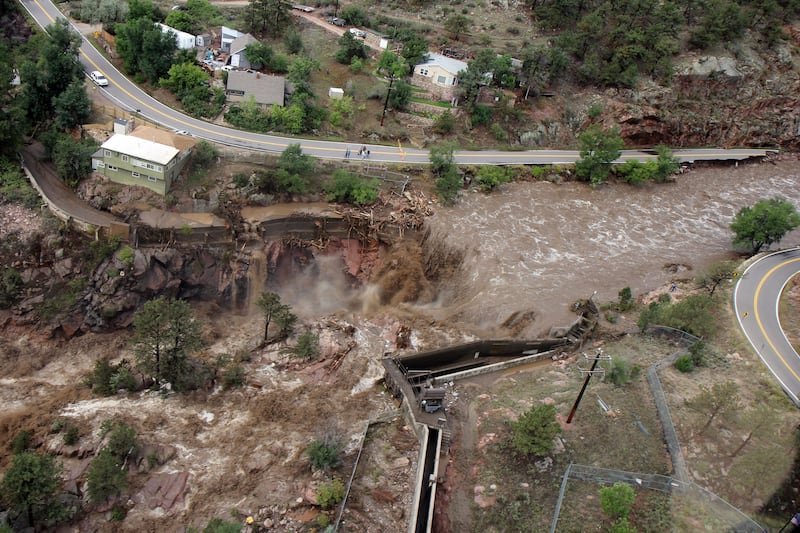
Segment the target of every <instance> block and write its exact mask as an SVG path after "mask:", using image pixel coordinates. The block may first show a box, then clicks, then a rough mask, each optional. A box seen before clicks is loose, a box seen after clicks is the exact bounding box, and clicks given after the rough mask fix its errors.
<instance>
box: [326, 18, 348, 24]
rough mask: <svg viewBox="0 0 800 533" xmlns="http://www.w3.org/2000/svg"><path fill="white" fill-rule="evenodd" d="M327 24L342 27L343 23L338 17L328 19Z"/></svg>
mask: <svg viewBox="0 0 800 533" xmlns="http://www.w3.org/2000/svg"><path fill="white" fill-rule="evenodd" d="M328 24H333V25H334V26H344V25H345V22H344V19H340V18H339V17H328Z"/></svg>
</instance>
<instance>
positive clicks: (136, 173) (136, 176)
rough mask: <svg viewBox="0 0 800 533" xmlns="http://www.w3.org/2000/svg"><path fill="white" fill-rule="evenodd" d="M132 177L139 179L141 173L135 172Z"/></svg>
mask: <svg viewBox="0 0 800 533" xmlns="http://www.w3.org/2000/svg"><path fill="white" fill-rule="evenodd" d="M131 176H133V177H134V178H138V177H139V173H138V172H136V171H135V170H134V171H133V172H131Z"/></svg>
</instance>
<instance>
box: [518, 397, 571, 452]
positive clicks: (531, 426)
mask: <svg viewBox="0 0 800 533" xmlns="http://www.w3.org/2000/svg"><path fill="white" fill-rule="evenodd" d="M510 426H511V431H512V436H511V447H512V448H513V449H514V450H515V451H517V452H519V453H522V454H525V455H540V456H541V455H547V454H548V453H550V452H551V451H552V450H553V439H555V437H556V435H558V434H559V433H560V432H561V426H560V425H559V423H558V421H557V420H556V408H555V406H554V405H551V404H544V403H542V404H537V405H534V406H533V407H531V408H530V409H529V410H528V411H526V412H524V413H523V414H522V415H520V417H519V418H518V419H517V420H516V421H515V422H511V423H510Z"/></svg>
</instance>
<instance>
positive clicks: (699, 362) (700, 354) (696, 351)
mask: <svg viewBox="0 0 800 533" xmlns="http://www.w3.org/2000/svg"><path fill="white" fill-rule="evenodd" d="M707 353H708V346H707V345H706V341H704V340H702V339H701V340H699V341H696V342H695V343H694V344H692V345H691V346H689V355H690V356H691V357H692V363H694V366H705V363H706V354H707Z"/></svg>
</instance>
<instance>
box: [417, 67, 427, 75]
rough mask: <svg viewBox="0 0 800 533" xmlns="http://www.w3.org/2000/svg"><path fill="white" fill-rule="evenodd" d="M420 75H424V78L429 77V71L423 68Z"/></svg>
mask: <svg viewBox="0 0 800 533" xmlns="http://www.w3.org/2000/svg"><path fill="white" fill-rule="evenodd" d="M419 73H420V74H422V75H423V76H427V75H428V69H426V68H421V69H419Z"/></svg>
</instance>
